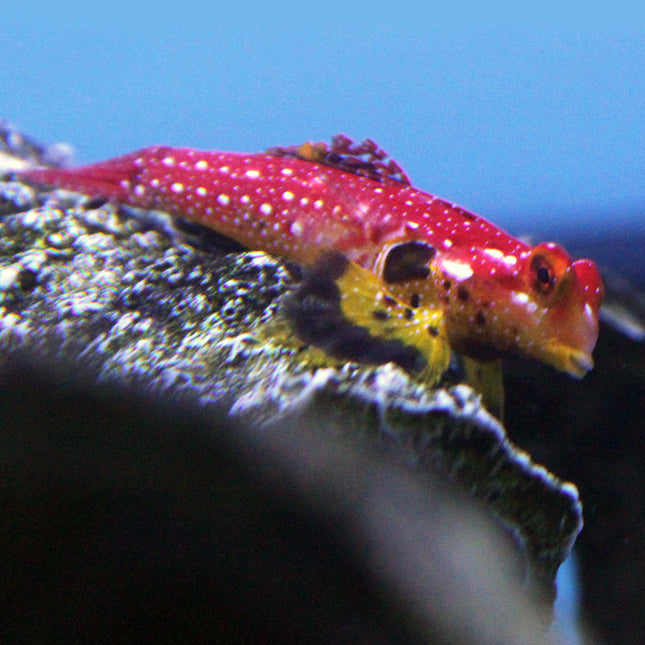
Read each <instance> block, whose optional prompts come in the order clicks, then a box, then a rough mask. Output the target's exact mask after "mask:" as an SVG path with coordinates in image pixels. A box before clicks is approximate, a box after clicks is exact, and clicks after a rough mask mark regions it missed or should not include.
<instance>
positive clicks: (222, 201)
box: [217, 193, 231, 206]
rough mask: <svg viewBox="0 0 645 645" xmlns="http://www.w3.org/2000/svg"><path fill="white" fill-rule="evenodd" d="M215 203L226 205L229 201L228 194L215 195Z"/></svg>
mask: <svg viewBox="0 0 645 645" xmlns="http://www.w3.org/2000/svg"><path fill="white" fill-rule="evenodd" d="M217 203H218V204H221V205H222V206H228V205H229V204H230V203H231V198H230V197H229V196H228V195H224V194H223V193H222V194H221V195H218V196H217Z"/></svg>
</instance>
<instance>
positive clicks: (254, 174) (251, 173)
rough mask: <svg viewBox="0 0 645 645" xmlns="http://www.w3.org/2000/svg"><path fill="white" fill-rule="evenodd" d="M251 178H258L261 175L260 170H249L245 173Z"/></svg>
mask: <svg viewBox="0 0 645 645" xmlns="http://www.w3.org/2000/svg"><path fill="white" fill-rule="evenodd" d="M244 174H245V175H246V176H247V177H248V178H249V179H257V178H258V177H259V176H260V171H259V170H247V171H246V172H245V173H244Z"/></svg>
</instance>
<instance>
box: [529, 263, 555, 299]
mask: <svg viewBox="0 0 645 645" xmlns="http://www.w3.org/2000/svg"><path fill="white" fill-rule="evenodd" d="M531 271H532V274H533V286H534V287H535V290H536V291H537V292H538V293H544V294H549V293H551V292H552V291H553V288H554V287H555V274H554V272H553V268H552V267H551V265H550V264H549V262H547V260H546V259H545V258H544V257H543V256H541V255H536V256H535V257H534V258H533V260H532V261H531Z"/></svg>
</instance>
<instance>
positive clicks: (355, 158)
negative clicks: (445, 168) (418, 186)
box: [266, 134, 410, 186]
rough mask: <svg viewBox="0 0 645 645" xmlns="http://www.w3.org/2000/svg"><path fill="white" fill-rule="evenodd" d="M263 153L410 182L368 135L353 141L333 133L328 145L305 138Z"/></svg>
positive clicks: (385, 178) (407, 184) (361, 174)
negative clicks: (360, 140) (294, 144)
mask: <svg viewBox="0 0 645 645" xmlns="http://www.w3.org/2000/svg"><path fill="white" fill-rule="evenodd" d="M266 153H267V154H269V155H274V156H276V157H292V158H294V159H302V160H303V161H314V162H316V163H320V164H323V165H325V166H330V167H331V168H337V169H338V170H344V171H345V172H351V173H354V174H355V175H359V176H361V177H368V178H369V179H373V180H375V181H381V182H388V181H396V182H399V183H401V184H405V185H406V186H409V185H410V180H409V179H408V177H407V175H406V174H405V173H404V172H403V169H402V168H401V166H399V164H397V163H396V161H394V160H393V159H390V158H389V157H388V154H387V153H386V152H385V151H384V150H382V149H381V148H379V147H378V146H377V145H376V143H374V141H372V140H371V139H365V141H363V142H362V143H354V142H353V141H352V140H351V139H350V138H349V137H346V136H345V135H344V134H337V135H336V136H335V137H334V138H333V139H332V141H331V146H328V145H327V144H326V143H311V142H310V141H307V142H306V143H303V144H301V145H299V146H286V147H280V146H276V147H274V148H269V149H268V150H267V151H266Z"/></svg>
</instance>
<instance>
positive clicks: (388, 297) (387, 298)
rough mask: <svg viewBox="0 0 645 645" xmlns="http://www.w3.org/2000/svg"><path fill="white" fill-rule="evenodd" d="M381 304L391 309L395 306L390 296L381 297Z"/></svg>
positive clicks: (394, 301)
mask: <svg viewBox="0 0 645 645" xmlns="http://www.w3.org/2000/svg"><path fill="white" fill-rule="evenodd" d="M383 302H384V303H385V304H386V305H388V307H393V306H394V305H395V304H396V300H395V299H394V298H392V296H387V295H386V296H383Z"/></svg>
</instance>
